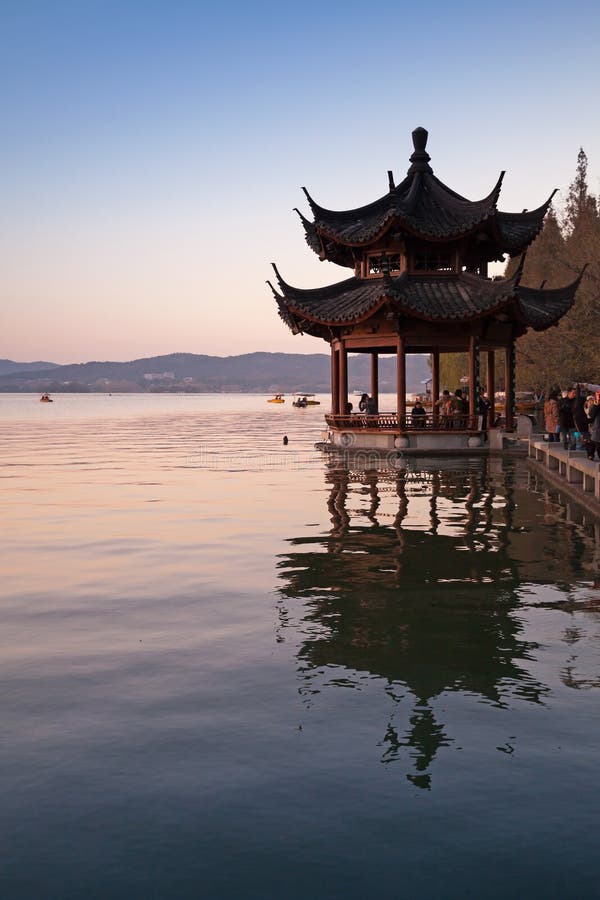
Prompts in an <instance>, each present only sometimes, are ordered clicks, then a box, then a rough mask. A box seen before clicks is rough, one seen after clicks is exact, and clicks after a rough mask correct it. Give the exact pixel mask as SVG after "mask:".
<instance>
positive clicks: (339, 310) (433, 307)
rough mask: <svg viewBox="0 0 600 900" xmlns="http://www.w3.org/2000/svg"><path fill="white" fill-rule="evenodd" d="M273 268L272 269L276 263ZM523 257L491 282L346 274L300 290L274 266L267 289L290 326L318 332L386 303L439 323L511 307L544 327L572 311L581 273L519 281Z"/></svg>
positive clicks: (358, 319) (355, 319)
mask: <svg viewBox="0 0 600 900" xmlns="http://www.w3.org/2000/svg"><path fill="white" fill-rule="evenodd" d="M274 268H275V267H274ZM522 271H523V261H521V265H520V266H519V268H518V270H517V272H516V273H515V274H514V275H513V276H512V278H506V279H500V280H497V281H489V280H488V279H486V278H482V277H480V276H479V275H473V274H470V273H468V272H462V273H460V274H458V275H455V276H451V277H449V276H441V277H436V276H435V275H431V276H415V275H408V274H407V273H406V272H404V273H403V274H402V275H399V276H397V277H392V276H390V275H389V274H388V275H385V276H384V277H383V278H373V279H364V278H348V279H346V280H345V281H340V282H338V283H337V284H332V285H329V286H328V287H324V288H315V289H312V290H303V289H301V288H296V287H292V286H291V285H289V284H287V283H286V282H285V281H284V280H283V279H282V277H281V276H280V274H279V272H278V271H277V269H276V268H275V274H276V276H277V282H278V285H279V289H280V292H278V291H277V290H276V289H275V288H274V287H273V285H270V286H271V290H272V291H273V294H274V295H275V298H276V300H277V303H278V306H279V313H280V316H281V317H282V319H283V320H284V322H286V324H287V325H288V326H289V328H290V329H291V330H292V331H293V332H295V333H297V332H301V331H303V332H306V333H307V334H315V335H318V336H322V327H323V326H329V327H336V326H337V327H339V326H348V325H355V324H357V323H359V322H363V321H365V320H367V319H369V318H371V316H373V315H375V313H376V312H377V311H378V310H379V309H380V308H381V307H383V306H384V305H386V304H387V305H388V307H389V309H390V310H391V311H392V312H394V313H396V314H399V315H406V316H411V317H414V318H418V319H423V320H428V321H438V322H468V321H472V320H474V319H478V318H481V317H483V316H486V315H490V314H493V313H495V312H497V311H499V310H501V309H502V308H503V307H506V306H509V305H510V306H512V316H514V317H515V318H517V319H518V320H519V321H521V322H522V324H523V325H525V326H531V327H532V328H534V329H535V330H536V331H543V330H545V329H546V328H549V327H550V326H551V325H555V324H556V323H557V322H558V321H559V319H560V318H561V317H562V316H563V315H564V314H565V313H566V312H567V311H568V310H569V309H570V307H571V306H572V305H573V302H574V299H575V293H576V291H577V288H578V287H579V283H580V280H581V277H582V274H583V273H582V274H580V275H579V276H578V277H577V278H576V279H575V281H573V282H572V283H571V284H568V285H566V286H565V287H562V288H558V289H548V290H546V289H534V288H526V287H523V286H522V285H521V284H520V280H521V275H522Z"/></svg>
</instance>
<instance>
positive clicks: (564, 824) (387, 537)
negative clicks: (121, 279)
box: [0, 395, 600, 900]
mask: <svg viewBox="0 0 600 900" xmlns="http://www.w3.org/2000/svg"><path fill="white" fill-rule="evenodd" d="M322 399H323V400H324V401H325V400H326V398H322ZM326 408H327V407H326V404H325V402H324V405H323V406H321V407H314V408H309V409H306V410H295V409H293V408H291V405H290V403H289V399H288V402H287V403H286V404H285V406H282V407H277V406H273V405H268V404H267V403H266V402H265V398H264V397H257V396H255V397H251V396H223V395H211V396H169V395H140V396H132V395H128V396H116V395H115V396H113V397H110V396H104V395H92V396H86V395H78V396H75V395H73V396H70V395H56V396H55V402H54V403H53V404H40V403H39V402H38V399H37V396H33V395H32V396H28V395H20V396H7V395H0V476H1V478H2V481H1V489H2V499H3V506H4V509H3V514H2V524H1V526H0V527H1V528H2V559H3V566H2V568H3V574H2V604H1V607H0V616H1V626H2V627H1V630H0V634H1V637H0V640H1V642H2V647H1V655H0V666H1V671H2V697H1V700H0V703H1V721H2V726H3V727H2V732H3V738H2V741H1V742H0V759H1V767H0V773H1V774H0V778H1V781H2V785H1V788H2V794H1V796H2V804H1V807H0V828H1V831H2V857H1V860H0V885H1V887H0V894H1V896H2V897H6V898H10V900H13V898H14V900H18V898H28V900H29V898H32V900H46V898H61V900H62V898H84V897H85V898H132V897H134V898H137V897H139V898H198V897H202V898H227V900H229V898H319V900H320V898H348V900H354V898H366V897H376V898H404V897H406V898H419V897H424V898H429V897H431V898H455V897H456V898H465V897H473V898H476V897H477V898H480V897H486V898H487V897H489V898H496V897H506V896H517V897H528V898H531V897H535V898H537V897H540V898H542V897H543V898H548V897H557V898H558V897H561V898H562V897H595V896H598V875H597V858H598V849H597V846H598V831H597V827H596V826H597V825H598V801H599V799H600V791H599V787H600V776H599V737H600V717H599V712H600V655H599V651H600V589H599V586H600V580H599V579H600V532H599V529H598V525H597V523H595V522H594V520H593V519H591V518H590V517H589V515H586V514H583V513H581V512H580V511H578V510H577V508H575V507H573V506H572V505H567V504H565V503H564V502H563V500H562V499H561V497H560V496H558V495H556V493H555V492H554V493H553V492H552V491H549V490H548V488H547V487H546V486H544V484H543V483H542V482H539V481H538V480H537V478H536V476H535V475H534V474H533V473H532V472H531V471H530V470H529V469H528V467H527V463H526V462H525V461H524V460H517V461H515V460H508V459H506V460H501V459H492V460H483V459H479V458H473V459H461V460H460V461H458V462H457V461H455V462H453V461H448V460H426V461H422V460H419V461H417V460H412V461H411V460H409V461H402V460H396V461H390V462H389V464H384V465H380V466H379V467H378V468H373V467H372V466H370V465H369V464H368V461H367V464H366V465H361V464H360V462H359V463H358V464H356V463H355V464H353V466H344V465H341V464H338V465H334V464H333V463H332V462H331V461H329V460H328V459H327V458H325V457H323V456H322V455H320V454H319V453H318V452H316V451H314V449H313V444H314V442H315V441H316V440H319V438H320V432H321V429H322V421H323V420H322V416H323V412H324V410H325V409H326ZM284 434H287V435H288V437H289V444H288V445H287V446H284V445H283V443H282V437H283V435H284Z"/></svg>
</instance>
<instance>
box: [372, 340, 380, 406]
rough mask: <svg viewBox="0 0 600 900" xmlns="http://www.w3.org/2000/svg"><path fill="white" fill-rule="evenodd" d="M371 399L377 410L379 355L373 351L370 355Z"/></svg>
mask: <svg viewBox="0 0 600 900" xmlns="http://www.w3.org/2000/svg"><path fill="white" fill-rule="evenodd" d="M371 397H372V398H373V400H374V401H375V408H376V409H379V355H378V354H377V353H376V352H375V351H373V352H372V353H371Z"/></svg>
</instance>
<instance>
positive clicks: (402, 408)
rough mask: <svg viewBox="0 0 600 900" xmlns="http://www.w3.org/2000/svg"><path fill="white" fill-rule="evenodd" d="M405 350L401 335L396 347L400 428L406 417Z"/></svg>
mask: <svg viewBox="0 0 600 900" xmlns="http://www.w3.org/2000/svg"><path fill="white" fill-rule="evenodd" d="M404 348H405V344H404V338H403V336H402V335H401V334H399V335H398V341H397V345H396V354H397V356H396V373H397V375H396V409H397V410H398V424H399V425H400V426H401V423H404V419H405V417H406V351H405V349H404Z"/></svg>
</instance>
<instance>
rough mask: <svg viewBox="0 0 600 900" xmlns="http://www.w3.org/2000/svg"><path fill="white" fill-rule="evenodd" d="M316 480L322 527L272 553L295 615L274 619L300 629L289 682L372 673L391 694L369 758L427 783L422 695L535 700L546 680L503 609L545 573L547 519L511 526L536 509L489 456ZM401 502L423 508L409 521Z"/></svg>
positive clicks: (429, 699)
mask: <svg viewBox="0 0 600 900" xmlns="http://www.w3.org/2000/svg"><path fill="white" fill-rule="evenodd" d="M327 480H328V484H329V497H328V510H329V515H330V517H331V528H330V530H329V532H328V533H327V534H325V535H320V536H316V537H315V536H310V537H300V538H295V539H291V540H290V545H291V550H290V552H289V553H287V554H285V555H284V556H282V557H281V558H280V561H279V568H280V570H281V572H280V578H281V580H282V582H283V584H282V586H281V588H280V611H281V615H282V616H284V617H288V619H289V616H290V610H291V607H290V605H289V603H288V602H287V601H289V600H298V599H300V600H302V601H303V606H302V612H301V618H300V619H299V620H295V623H294V624H293V625H291V624H289V622H284V621H283V619H282V621H281V625H282V626H285V625H288V627H293V628H294V629H295V630H296V631H297V632H298V633H299V634H300V635H301V636H302V642H301V645H300V648H299V650H298V654H297V656H298V663H299V667H298V674H299V677H300V680H301V688H300V690H301V694H302V695H303V697H304V698H305V700H307V702H310V698H313V697H314V696H315V695H317V694H319V693H320V692H321V691H323V690H325V689H329V686H330V685H332V684H342V683H343V684H346V685H350V686H353V687H359V686H360V683H361V681H362V680H363V679H365V678H367V679H372V678H373V677H376V678H380V679H383V680H385V683H386V685H387V692H388V694H389V695H390V696H391V697H392V698H394V699H395V700H396V703H395V711H394V713H393V714H392V715H391V716H390V720H389V721H388V723H387V725H386V726H385V729H384V735H383V737H382V741H381V747H382V761H383V762H385V763H390V762H393V761H397V760H399V759H403V758H404V757H405V756H406V755H408V756H409V758H411V760H412V766H413V768H414V771H411V772H410V773H409V774H408V775H407V777H409V778H410V780H411V781H413V782H414V783H415V784H417V785H418V786H421V787H427V786H429V781H430V772H429V770H430V766H431V763H432V761H433V759H434V758H435V757H436V755H437V753H438V751H439V749H440V748H442V747H445V746H448V745H449V744H451V743H452V739H451V738H450V737H449V736H448V734H447V731H448V730H449V727H448V725H447V724H443V723H440V722H439V721H437V719H436V712H435V709H434V701H435V700H436V698H439V697H440V696H441V695H443V694H444V693H445V692H461V693H463V694H468V695H473V696H478V697H480V698H482V699H484V700H485V701H487V702H488V703H490V704H493V705H495V706H497V707H505V706H508V705H509V704H510V703H511V702H514V700H515V699H520V700H524V701H527V702H530V703H540V702H541V701H542V698H543V696H544V694H545V693H546V692H547V690H548V689H547V687H546V686H545V685H543V684H541V683H540V682H539V681H537V680H536V679H535V678H534V677H533V675H532V674H531V673H530V672H529V671H528V667H527V662H528V660H529V659H530V658H531V655H532V651H533V650H534V649H535V647H536V646H537V645H536V644H533V643H531V642H528V641H526V640H524V639H523V636H522V624H521V622H520V620H519V617H518V615H517V614H516V612H517V609H518V607H519V604H520V602H521V601H520V595H519V588H520V585H521V582H522V581H526V580H532V581H535V580H538V579H539V578H540V574H541V573H542V572H543V573H545V574H544V578H543V579H542V580H546V581H548V580H550V579H551V578H552V573H551V571H549V569H551V568H552V566H551V565H549V560H548V557H547V556H546V549H545V547H546V537H547V535H545V533H544V530H546V531H548V529H545V526H544V524H543V523H542V524H541V525H540V526H539V527H538V529H537V531H536V533H535V534H532V533H531V528H530V527H528V526H527V525H526V524H525V523H527V522H528V521H529V522H533V523H534V524H535V521H536V516H537V517H538V518H539V510H540V507H539V503H540V501H539V498H537V497H536V498H533V497H532V495H531V493H529V492H528V490H527V488H528V485H527V484H526V483H525V484H523V485H521V484H519V483H517V480H516V479H515V478H514V476H513V471H512V469H511V468H510V467H508V468H507V469H504V468H503V464H502V463H501V462H499V461H488V460H481V461H480V462H479V461H478V463H476V464H470V466H469V468H468V469H466V470H465V469H464V468H462V467H460V466H455V467H450V466H448V467H444V468H437V469H434V468H432V469H430V470H427V469H425V470H423V471H422V472H411V471H409V470H400V471H394V470H385V471H376V470H370V471H368V472H352V471H349V470H344V469H342V470H337V471H334V472H331V473H330V474H329V475H328V476H327ZM411 501H413V502H417V501H419V502H420V503H421V507H420V508H422V509H423V510H425V512H424V514H423V517H422V518H421V519H419V520H418V521H417V520H416V519H415V517H414V516H413V518H412V519H411V518H410V516H411ZM517 514H518V516H517ZM517 519H518V520H517ZM382 523H383V524H382ZM540 537H542V541H541V548H542V549H541V553H540ZM550 546H552V540H551V539H550ZM563 565H564V559H563ZM340 671H341V672H342V673H343V675H342V676H341V677H339V678H338V677H334V673H335V675H336V676H337V675H339V673H340ZM404 688H405V690H403V689H404ZM400 695H403V696H400ZM407 696H410V697H411V701H410V702H411V703H412V708H411V711H410V713H409V714H408V720H407V724H406V726H405V727H401V726H399V725H397V724H396V714H397V713H398V714H399V716H400V715H406V713H405V712H404V711H405V709H406V699H407Z"/></svg>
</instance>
